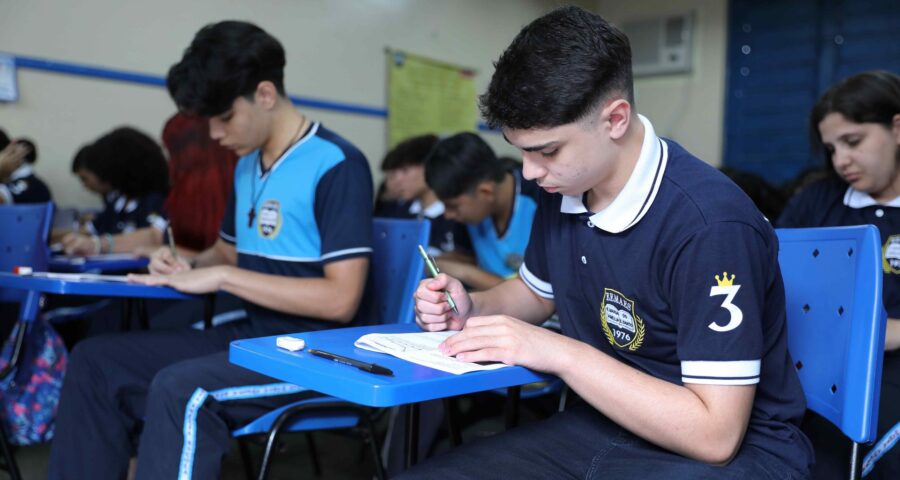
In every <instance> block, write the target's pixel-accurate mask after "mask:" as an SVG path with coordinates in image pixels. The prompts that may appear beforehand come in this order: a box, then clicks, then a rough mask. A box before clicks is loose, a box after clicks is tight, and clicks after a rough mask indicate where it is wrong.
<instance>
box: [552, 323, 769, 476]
mask: <svg viewBox="0 0 900 480" xmlns="http://www.w3.org/2000/svg"><path fill="white" fill-rule="evenodd" d="M565 341H566V342H567V343H568V345H566V348H560V349H559V350H558V352H559V355H558V365H559V366H558V371H555V372H551V373H555V374H557V375H559V376H560V377H561V378H562V379H563V380H564V381H565V382H566V383H567V384H568V385H569V386H570V387H571V388H572V389H573V390H574V391H575V392H576V393H578V395H579V396H581V397H582V398H583V399H585V400H586V401H587V402H588V403H590V404H591V405H592V406H593V407H594V408H596V409H597V410H599V411H600V412H602V413H603V414H604V415H606V416H607V417H609V418H610V419H611V420H613V421H614V422H616V423H617V424H619V425H621V426H622V427H624V428H626V429H628V430H629V431H631V432H633V433H634V434H636V435H638V436H640V437H641V438H644V439H645V440H647V441H649V442H652V443H654V444H656V445H658V446H660V447H662V448H665V449H667V450H671V451H673V452H676V453H678V454H681V455H683V456H686V457H689V458H693V459H695V460H698V461H702V462H706V463H711V464H719V463H727V462H728V461H729V460H730V459H731V458H732V457H733V455H734V454H735V453H736V452H737V450H738V448H739V446H740V444H741V442H742V440H743V437H744V433H745V432H746V428H747V423H748V421H749V411H750V407H751V406H752V392H753V391H755V389H754V387H753V386H730V387H722V386H715V388H716V389H719V390H717V392H718V393H722V392H723V391H722V390H721V389H745V390H744V391H742V392H739V391H737V390H731V391H730V392H725V395H729V394H734V393H738V394H740V395H741V399H742V402H743V403H744V404H746V405H745V408H744V409H741V408H738V409H732V408H722V406H723V405H724V403H723V402H719V401H715V400H719V398H717V397H713V400H714V401H710V397H707V398H706V402H704V399H703V398H701V396H699V395H698V394H697V393H696V392H695V391H693V390H692V389H690V388H688V387H686V386H681V385H675V384H672V383H669V382H666V381H664V380H660V379H658V378H655V377H652V376H650V375H648V374H646V373H643V372H642V371H640V370H637V369H635V368H633V367H630V366H628V365H626V364H625V363H622V362H620V361H618V360H616V359H614V358H613V357H610V356H609V355H606V354H605V353H603V352H601V351H599V350H597V349H595V348H593V347H591V346H590V345H587V344H585V343H582V342H579V341H577V340H574V339H571V338H566V339H565ZM703 387H706V388H709V387H710V386H703ZM748 398H749V400H748ZM716 405H718V407H716ZM728 405H734V403H731V404H728ZM744 410H746V413H742V412H743V411H744ZM741 417H742V418H741Z"/></svg>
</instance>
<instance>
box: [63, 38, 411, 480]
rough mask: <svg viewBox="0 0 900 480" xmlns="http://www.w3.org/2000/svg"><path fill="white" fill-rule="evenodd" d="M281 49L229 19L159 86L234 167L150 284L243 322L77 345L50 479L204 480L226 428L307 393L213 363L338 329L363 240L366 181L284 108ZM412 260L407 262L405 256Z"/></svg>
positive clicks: (349, 311) (156, 262) (347, 314)
mask: <svg viewBox="0 0 900 480" xmlns="http://www.w3.org/2000/svg"><path fill="white" fill-rule="evenodd" d="M284 66H285V53H284V49H283V48H282V46H281V44H280V43H279V42H278V40H276V39H275V38H274V37H272V36H271V35H269V34H268V33H266V32H265V31H263V30H262V29H260V28H259V27H257V26H255V25H252V24H249V23H246V22H240V21H223V22H219V23H216V24H212V25H208V26H206V27H204V28H203V29H201V30H200V31H199V32H198V33H197V35H196V36H195V37H194V39H193V41H192V42H191V45H190V46H189V47H188V48H187V49H186V50H185V53H184V56H183V58H182V59H181V61H180V62H178V63H177V64H175V65H174V66H173V67H172V68H171V69H170V70H169V75H168V78H167V84H168V88H169V93H170V94H171V96H172V98H173V99H174V100H175V103H176V104H177V105H178V107H179V109H180V110H182V111H185V112H190V113H196V114H198V115H201V116H203V117H206V118H207V119H208V120H209V126H210V134H211V136H212V138H213V139H214V140H217V141H218V142H219V143H220V144H221V145H223V146H226V147H227V148H229V149H231V150H232V151H234V152H235V153H237V154H238V155H240V156H241V159H240V160H239V161H238V165H237V167H236V169H235V177H234V190H233V195H232V197H231V200H230V202H229V206H228V209H227V210H226V215H225V217H224V219H223V221H222V228H221V233H220V237H219V239H218V240H217V241H216V243H215V244H214V245H213V247H211V248H209V249H207V250H205V251H204V252H203V253H201V254H200V255H198V256H197V257H195V258H194V259H193V260H191V261H190V262H188V261H187V260H186V259H184V258H182V257H175V256H173V255H172V253H171V251H169V250H168V249H166V248H162V249H160V250H158V251H157V252H156V253H154V255H153V257H152V258H151V263H150V270H151V272H152V275H149V276H138V277H133V279H134V280H135V281H139V282H142V283H146V284H152V285H168V286H170V287H172V288H175V289H177V290H179V291H182V292H186V293H197V294H201V293H208V292H215V291H218V290H224V291H227V292H230V293H233V294H234V295H236V296H238V297H240V298H242V299H243V300H244V301H245V304H246V308H247V311H248V313H249V318H248V319H247V320H245V321H239V322H232V323H228V324H225V325H221V326H217V327H214V328H212V329H210V330H205V331H190V330H188V331H174V332H137V333H130V334H123V335H114V336H104V337H96V338H91V339H87V340H85V341H84V342H81V343H80V344H78V345H77V346H76V347H75V349H74V351H73V352H72V355H71V356H70V358H69V370H68V372H67V374H66V379H65V383H64V384H63V391H62V396H61V399H60V408H59V416H58V419H57V423H56V433H55V438H54V440H53V445H52V450H51V454H50V475H49V476H50V478H51V479H61V478H92V479H93V478H124V477H125V475H126V471H127V470H128V467H129V457H135V456H136V457H137V463H136V468H137V472H136V473H137V478H138V479H171V478H204V479H206V478H219V476H220V473H221V462H222V458H223V457H224V456H225V455H226V453H227V452H228V451H229V449H230V447H231V444H232V438H231V431H232V429H233V428H238V427H239V426H241V425H244V424H246V423H247V422H249V421H250V420H252V419H254V418H256V417H258V416H259V415H262V414H263V413H266V412H269V411H271V410H272V409H274V408H277V407H278V406H281V405H283V404H285V403H288V402H292V401H296V400H299V399H301V398H304V397H306V396H309V395H313V393H312V392H304V391H303V390H304V389H303V388H302V387H298V386H295V385H290V384H286V383H282V382H274V381H273V380H272V379H271V378H268V377H265V376H263V375H259V374H257V373H255V372H251V371H249V370H246V369H244V368H241V367H238V366H235V365H232V364H231V363H229V362H228V345H229V343H230V342H231V341H233V340H236V339H240V338H248V337H259V336H266V335H278V334H283V333H292V332H298V331H302V330H310V329H323V328H329V327H336V326H340V325H345V324H347V323H349V322H351V321H352V320H353V318H354V316H355V314H356V310H357V307H358V305H359V302H360V299H361V298H362V294H363V288H364V284H365V280H366V273H367V271H368V266H369V256H370V255H371V251H372V245H371V236H372V217H371V211H372V177H371V172H370V171H369V165H368V162H367V161H366V159H365V157H364V156H363V154H362V153H361V152H360V151H359V150H358V149H356V148H355V147H354V146H353V145H351V144H350V143H349V142H348V141H346V140H345V139H343V138H341V137H340V136H338V135H337V134H335V133H334V132H332V131H330V130H328V129H326V128H325V127H324V126H322V125H321V124H320V123H318V122H314V121H311V120H310V119H309V118H307V117H306V116H304V115H302V114H301V113H300V112H298V111H297V110H296V109H295V108H294V106H293V104H292V103H291V101H290V99H289V98H288V97H287V94H286V92H285V88H284ZM411 254H414V252H411Z"/></svg>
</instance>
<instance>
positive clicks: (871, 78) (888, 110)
mask: <svg viewBox="0 0 900 480" xmlns="http://www.w3.org/2000/svg"><path fill="white" fill-rule="evenodd" d="M829 113H840V114H841V115H843V116H844V118H846V119H847V120H849V121H851V122H854V123H879V124H882V125H885V126H887V127H888V128H891V125H892V124H893V120H894V116H895V115H897V114H900V76H897V75H895V74H893V73H890V72H886V71H881V70H872V71H868V72H863V73H859V74H857V75H854V76H852V77H850V78H847V79H845V80H843V81H841V82H840V83H837V84H836V85H834V86H832V87H831V88H829V89H828V91H827V92H825V94H824V95H822V97H821V98H820V99H819V101H818V102H816V104H815V106H813V109H812V112H811V113H810V115H809V131H810V137H811V139H812V144H813V148H814V149H816V150H819V151H821V152H823V153H824V154H825V161H826V162H827V165H828V167H829V168H833V167H832V165H831V156H830V154H829V153H828V151H827V150H826V149H825V148H824V147H823V145H822V135H821V133H820V132H819V124H820V123H822V120H823V119H825V117H827V116H828V114H829Z"/></svg>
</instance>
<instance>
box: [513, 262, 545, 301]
mask: <svg viewBox="0 0 900 480" xmlns="http://www.w3.org/2000/svg"><path fill="white" fill-rule="evenodd" d="M519 278H521V279H522V280H523V281H524V282H525V285H528V288H530V289H531V291H533V292H534V293H535V294H536V295H537V296H539V297H543V298H547V299H550V300H553V285H550V282H545V281H543V280H541V279H540V278H538V277H537V276H536V275H535V274H533V273H531V271H530V270H528V267H527V266H526V265H525V264H524V263H523V264H522V266H521V267H519Z"/></svg>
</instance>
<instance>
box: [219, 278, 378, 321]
mask: <svg viewBox="0 0 900 480" xmlns="http://www.w3.org/2000/svg"><path fill="white" fill-rule="evenodd" d="M223 275H224V278H223V279H222V283H221V289H222V290H225V291H226V292H228V293H231V294H233V295H235V296H237V297H240V298H243V299H245V300H248V301H251V302H253V303H255V304H257V305H260V306H263V307H266V308H270V309H272V310H276V311H279V312H284V313H288V314H291V315H298V316H304V317H313V318H318V319H322V320H330V321H334V322H336V323H348V322H349V321H350V320H352V319H353V317H354V315H355V313H356V308H357V306H358V304H359V297H360V296H361V295H356V294H355V293H354V292H353V291H352V290H353V289H344V288H342V286H341V285H340V284H339V283H338V282H337V280H331V279H328V278H290V277H283V276H277V275H268V274H263V273H259V272H254V271H251V270H244V269H241V268H237V267H226V268H225V269H224V274H223ZM347 290H351V291H347Z"/></svg>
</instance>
